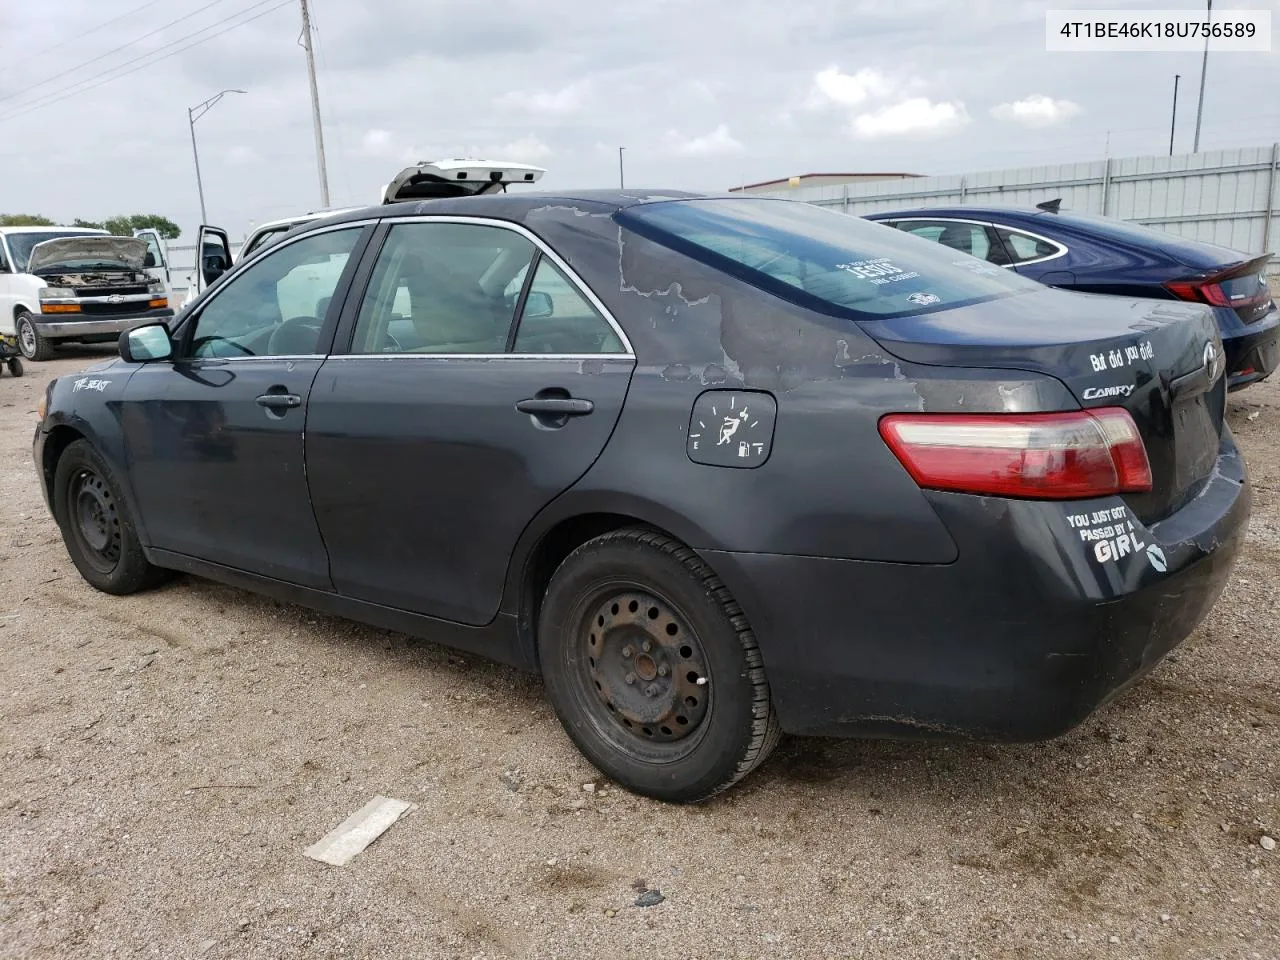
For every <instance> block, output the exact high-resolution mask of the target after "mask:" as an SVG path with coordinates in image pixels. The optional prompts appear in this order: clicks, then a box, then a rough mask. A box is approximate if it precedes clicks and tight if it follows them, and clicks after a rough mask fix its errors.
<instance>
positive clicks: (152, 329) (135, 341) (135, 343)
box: [120, 323, 173, 363]
mask: <svg viewBox="0 0 1280 960" xmlns="http://www.w3.org/2000/svg"><path fill="white" fill-rule="evenodd" d="M120 356H121V358H122V359H124V360H125V362H127V363H146V362H147V361H149V360H168V359H169V358H170V357H172V356H173V340H171V339H170V337H169V328H168V326H167V325H165V324H164V323H146V324H143V325H142V326H138V327H134V328H133V329H132V330H126V331H125V332H124V333H122V334H120Z"/></svg>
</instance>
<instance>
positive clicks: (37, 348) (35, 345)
mask: <svg viewBox="0 0 1280 960" xmlns="http://www.w3.org/2000/svg"><path fill="white" fill-rule="evenodd" d="M15 320H16V321H17V328H18V330H17V332H18V349H19V350H21V351H22V355H23V356H24V357H26V358H27V359H28V360H35V361H37V362H39V361H41V360H52V359H53V343H52V342H51V341H49V340H48V339H47V338H45V337H42V336H41V335H40V331H39V330H37V329H36V324H35V321H34V320H32V319H31V314H29V313H27V311H25V310H21V311H19V312H18V315H17V317H16V318H15Z"/></svg>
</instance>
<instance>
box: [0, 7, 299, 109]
mask: <svg viewBox="0 0 1280 960" xmlns="http://www.w3.org/2000/svg"><path fill="white" fill-rule="evenodd" d="M270 2H271V0H260V2H259V3H256V4H253V5H251V6H249V7H247V8H245V9H244V10H241V11H240V13H239V14H232V16H233V17H235V16H239V15H240V14H243V13H247V12H248V11H249V10H254V9H256V8H258V7H260V6H262V5H263V4H264V3H270ZM292 3H293V0H278V2H277V3H275V4H274V5H273V6H270V7H268V8H267V9H266V10H263V11H262V12H261V13H257V14H254V15H253V16H252V17H248V18H246V19H244V20H241V21H239V22H238V23H232V24H230V25H229V26H226V27H223V29H221V30H218V31H217V32H216V33H211V34H209V35H208V36H207V37H202V38H200V39H199V40H196V41H194V42H192V43H188V44H186V45H185V46H181V47H178V49H176V50H173V51H170V52H169V53H166V54H165V55H164V56H162V57H155V58H154V59H150V58H151V57H152V56H153V55H154V54H156V53H158V52H159V51H161V50H163V49H165V48H166V47H170V46H173V44H175V43H181V42H182V41H183V40H188V39H190V38H191V37H194V36H196V35H198V34H200V33H204V32H206V31H208V30H210V29H212V27H213V26H217V25H218V24H212V25H211V26H209V27H204V28H202V29H200V30H196V31H194V32H192V33H189V34H187V35H186V36H185V37H179V38H178V39H177V40H174V41H173V42H172V43H168V44H165V45H164V46H162V47H157V48H156V49H155V50H153V51H151V52H150V53H147V54H143V55H142V56H141V57H135V58H134V59H133V60H128V61H126V62H125V63H122V64H119V65H118V66H115V67H112V68H111V69H110V70H105V71H103V72H102V73H100V74H96V75H95V76H94V77H88V78H86V79H85V80H81V81H79V82H78V83H75V84H72V85H71V87H65V88H63V89H64V90H66V91H67V92H65V93H61V95H56V94H58V93H59V91H54V92H52V93H49V94H46V95H45V96H44V97H42V98H40V99H39V100H36V101H33V102H31V103H28V104H23V105H22V106H20V107H19V108H18V109H17V110H14V111H13V112H11V113H7V114H4V115H3V116H0V122H4V121H6V120H14V119H17V118H18V117H21V116H25V115H27V114H29V113H34V112H36V111H37V110H41V109H44V108H45V107H48V106H51V105H52V104H55V103H58V102H59V101H62V100H66V99H67V98H69V97H74V96H78V95H79V94H81V93H87V92H88V91H89V90H96V89H97V88H98V87H101V86H104V85H105V84H108V83H111V82H112V81H114V80H119V79H121V78H122V77H127V76H129V75H130V74H133V73H137V72H138V71H139V70H145V69H146V68H147V67H150V66H154V65H155V64H157V63H160V62H161V61H162V60H168V59H169V58H170V57H176V56H177V55H178V54H180V53H183V52H184V51H186V50H190V49H191V48H192V47H198V46H199V45H200V44H202V43H207V42H209V41H210V40H213V39H215V38H216V37H220V36H222V35H223V34H224V33H228V32H229V31H231V30H235V29H236V28H237V27H243V26H245V25H246V24H249V23H252V22H253V21H254V20H259V19H261V18H262V17H265V16H267V14H269V13H273V12H275V11H276V10H279V9H280V8H281V7H284V6H288V5H290V4H292ZM227 19H230V18H227ZM226 22H227V20H226V19H224V20H221V21H219V23H226ZM140 60H146V61H147V62H145V63H140V64H139V65H138V66H136V67H133V69H131V70H125V71H124V72H123V73H118V74H116V75H115V76H113V77H106V79H104V80H102V81H100V82H99V83H89V81H90V80H93V79H96V78H97V77H103V76H105V75H106V74H108V73H112V72H114V71H116V70H119V69H120V68H121V67H126V66H129V64H132V63H137V62H138V61H140ZM85 84H89V85H88V86H84V85H85ZM72 87H75V88H78V89H72Z"/></svg>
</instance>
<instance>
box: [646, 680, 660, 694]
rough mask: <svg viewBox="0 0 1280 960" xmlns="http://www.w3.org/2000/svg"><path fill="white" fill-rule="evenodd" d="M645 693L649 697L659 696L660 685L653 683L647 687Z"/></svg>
mask: <svg viewBox="0 0 1280 960" xmlns="http://www.w3.org/2000/svg"><path fill="white" fill-rule="evenodd" d="M644 692H645V694H646V695H647V696H650V697H656V696H657V695H658V685H657V684H656V683H651V684H649V686H647V687H645V690H644Z"/></svg>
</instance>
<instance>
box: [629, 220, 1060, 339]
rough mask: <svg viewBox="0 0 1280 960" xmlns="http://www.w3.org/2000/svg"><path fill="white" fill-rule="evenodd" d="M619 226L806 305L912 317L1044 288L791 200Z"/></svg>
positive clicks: (983, 263)
mask: <svg viewBox="0 0 1280 960" xmlns="http://www.w3.org/2000/svg"><path fill="white" fill-rule="evenodd" d="M617 219H618V221H619V222H620V223H622V224H623V225H625V226H627V227H630V228H631V229H634V230H636V232H637V233H641V234H643V235H645V236H647V237H649V238H650V239H652V240H655V241H657V242H659V243H664V244H666V245H668V246H671V247H673V248H675V249H678V250H680V251H682V252H684V253H688V254H689V255H691V256H693V257H695V258H697V259H700V260H702V261H704V262H706V263H709V264H711V265H712V266H716V267H719V268H720V269H722V270H725V271H726V272H728V273H732V274H734V275H735V276H739V277H741V278H742V279H744V280H746V281H747V282H748V283H751V284H753V285H755V286H758V287H761V288H763V289H765V290H768V291H770V292H771V293H775V294H777V295H778V296H780V297H783V298H784V299H787V300H791V301H793V302H796V303H799V304H801V305H802V306H807V307H811V308H813V309H818V310H823V311H825V312H828V313H831V312H835V313H840V314H847V315H851V316H852V317H854V318H855V319H856V318H857V317H858V316H875V317H877V318H879V317H889V316H908V315H911V314H915V313H925V312H930V311H934V310H945V309H946V308H948V307H955V306H961V305H963V304H969V303H977V302H980V301H983V300H991V299H994V298H996V297H1002V296H1009V295H1010V294H1014V293H1019V292H1024V291H1031V290H1039V289H1043V288H1042V287H1040V285H1039V284H1037V283H1035V282H1033V281H1031V280H1027V279H1025V278H1023V277H1020V276H1018V275H1017V274H1016V273H1013V272H1012V271H1010V270H1005V269H1003V268H1001V267H997V266H993V265H992V264H990V263H987V262H986V261H984V260H979V259H978V258H977V257H970V256H968V255H966V254H962V253H959V252H958V251H956V250H952V249H950V248H948V247H941V246H939V245H938V244H936V243H930V242H929V241H928V240H922V239H920V238H919V237H913V236H911V235H910V234H906V233H903V232H902V231H900V230H895V229H893V228H892V227H888V226H885V225H884V224H880V223H874V222H872V221H869V220H863V219H861V218H859V217H853V216H849V215H847V214H842V213H835V212H834V211H830V210H823V209H821V208H820V207H815V206H812V205H810V204H806V203H798V202H796V201H790V200H768V199H763V198H761V199H750V200H748V199H726V200H675V201H662V202H658V203H646V204H641V205H637V206H634V207H629V208H627V209H626V210H623V211H621V212H620V213H618V215H617Z"/></svg>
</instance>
